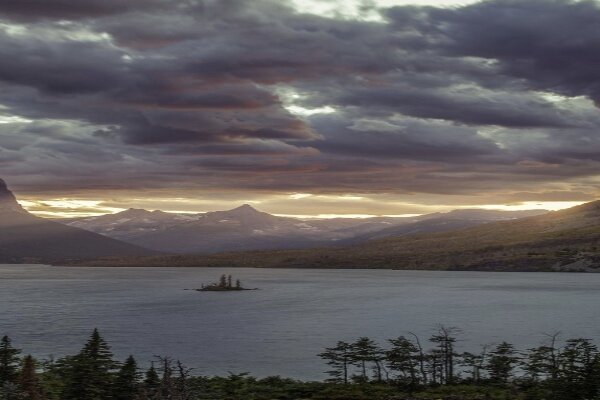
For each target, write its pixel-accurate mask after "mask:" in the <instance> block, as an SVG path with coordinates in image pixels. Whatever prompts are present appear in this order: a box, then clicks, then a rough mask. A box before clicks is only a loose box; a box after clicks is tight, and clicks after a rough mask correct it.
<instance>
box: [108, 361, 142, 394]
mask: <svg viewBox="0 0 600 400" xmlns="http://www.w3.org/2000/svg"><path fill="white" fill-rule="evenodd" d="M138 389H139V373H138V368H137V363H136V362H135V358H133V356H129V357H128V358H127V360H125V363H124V364H123V365H122V366H121V369H120V370H119V372H118V373H117V376H116V378H115V383H114V387H113V399H115V400H134V399H135V397H136V396H137V393H138Z"/></svg>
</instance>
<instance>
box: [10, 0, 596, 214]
mask: <svg viewBox="0 0 600 400" xmlns="http://www.w3.org/2000/svg"><path fill="white" fill-rule="evenodd" d="M598 48H600V2H598V1H596V0H582V1H575V0H490V1H483V2H481V1H469V0H464V1H459V0H440V1H434V0H421V1H417V0H414V1H408V0H379V1H376V0H365V1H360V0H355V1H347V0H345V1H337V0H330V1H327V0H320V1H319V0H253V1H247V0H128V1H121V0H78V1H77V2H73V1H70V0H51V1H48V0H28V1H27V2H24V1H22V0H2V6H1V7H0V178H4V179H5V180H6V181H7V183H8V184H9V186H10V187H11V188H12V189H13V191H14V192H15V193H16V194H17V196H18V197H19V199H20V201H21V202H22V204H23V205H24V206H25V207H26V208H27V209H29V210H30V211H32V212H35V213H37V214H39V215H41V216H49V217H57V216H58V217H66V216H84V215H98V214H102V213H108V212H117V211H119V210H122V209H126V208H129V207H137V208H147V209H162V210H165V211H178V212H204V211H213V210H223V209H228V208H233V207H236V206H238V205H240V204H243V203H248V204H251V205H253V206H255V207H256V208H258V209H261V210H263V211H267V212H270V213H274V214H279V215H299V216H322V217H332V216H333V217H334V216H357V217H359V216H368V215H409V214H422V213H427V212H434V211H447V210H451V209H455V208H472V207H482V208H500V209H528V208H546V209H560V208H564V207H568V206H572V205H575V204H579V203H581V202H585V201H591V200H594V199H596V198H598V197H599V196H598V189H599V186H600V134H599V128H600V110H599V109H598V104H600V53H599V52H598V51H597V50H598Z"/></svg>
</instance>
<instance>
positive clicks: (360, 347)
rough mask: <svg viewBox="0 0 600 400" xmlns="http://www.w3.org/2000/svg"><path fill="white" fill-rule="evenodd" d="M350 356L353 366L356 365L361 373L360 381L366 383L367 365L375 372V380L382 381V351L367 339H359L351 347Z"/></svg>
mask: <svg viewBox="0 0 600 400" xmlns="http://www.w3.org/2000/svg"><path fill="white" fill-rule="evenodd" d="M351 349H352V351H351V356H352V362H353V364H355V365H357V366H358V367H359V368H360V371H361V375H360V377H361V379H362V380H363V381H367V380H368V377H367V365H368V364H369V363H371V364H372V365H373V369H374V371H375V379H376V380H377V381H378V382H380V381H381V380H382V376H381V373H382V366H383V365H382V361H383V360H384V356H383V355H384V352H383V350H382V349H381V348H380V347H379V346H378V345H377V343H375V341H373V340H372V339H369V338H368V337H361V338H359V339H358V340H357V341H356V342H354V343H352V345H351Z"/></svg>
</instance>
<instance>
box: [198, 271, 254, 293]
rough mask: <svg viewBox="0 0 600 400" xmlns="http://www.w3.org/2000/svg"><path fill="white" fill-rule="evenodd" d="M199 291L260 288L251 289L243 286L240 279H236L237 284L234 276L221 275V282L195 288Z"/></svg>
mask: <svg viewBox="0 0 600 400" xmlns="http://www.w3.org/2000/svg"><path fill="white" fill-rule="evenodd" d="M195 290H197V291H199V292H229V291H239V290H258V288H254V289H249V288H245V287H243V286H242V282H241V281H240V280H239V279H236V280H235V284H234V283H233V277H232V276H231V275H225V274H223V275H221V278H219V282H217V283H211V284H209V285H204V284H202V287H201V288H200V289H195Z"/></svg>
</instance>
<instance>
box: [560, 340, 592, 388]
mask: <svg viewBox="0 0 600 400" xmlns="http://www.w3.org/2000/svg"><path fill="white" fill-rule="evenodd" d="M559 362H560V373H559V377H558V382H557V385H556V387H555V392H557V397H559V398H561V399H567V398H568V399H592V398H595V396H597V395H598V394H599V386H600V356H599V355H598V348H597V347H596V346H595V345H594V344H592V342H591V341H590V340H588V339H571V340H567V342H566V345H565V347H564V349H563V351H562V352H561V356H560V360H559Z"/></svg>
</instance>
